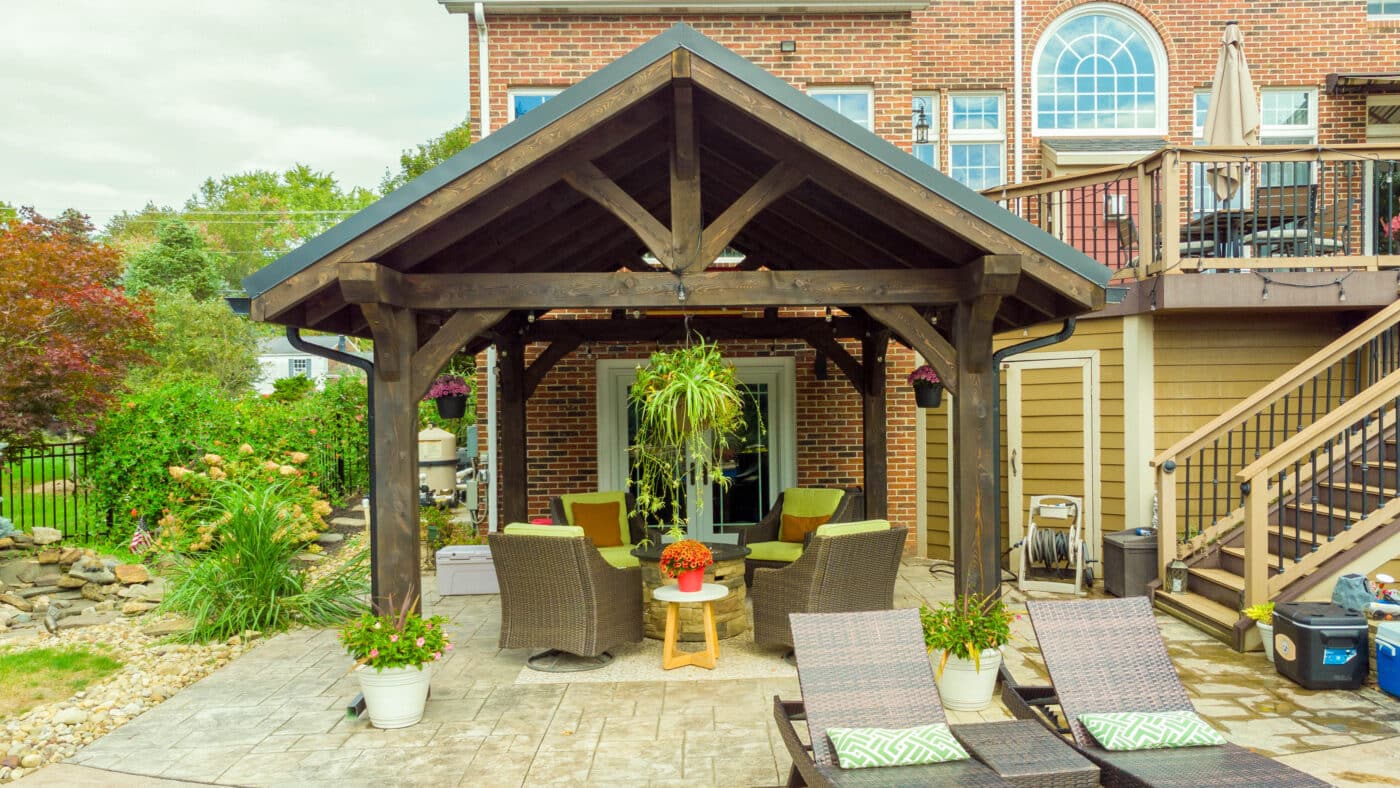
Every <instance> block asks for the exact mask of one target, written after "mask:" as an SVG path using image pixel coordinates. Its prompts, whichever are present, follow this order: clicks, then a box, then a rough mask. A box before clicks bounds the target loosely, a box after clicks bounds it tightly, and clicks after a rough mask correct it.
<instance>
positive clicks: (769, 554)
mask: <svg viewBox="0 0 1400 788" xmlns="http://www.w3.org/2000/svg"><path fill="white" fill-rule="evenodd" d="M748 548H749V555H748V559H749V560H750V561H783V562H786V563H792V562H793V561H796V560H797V559H798V558H799V557H800V556H801V555H802V543H801V542H754V543H753V544H751V545H748Z"/></svg>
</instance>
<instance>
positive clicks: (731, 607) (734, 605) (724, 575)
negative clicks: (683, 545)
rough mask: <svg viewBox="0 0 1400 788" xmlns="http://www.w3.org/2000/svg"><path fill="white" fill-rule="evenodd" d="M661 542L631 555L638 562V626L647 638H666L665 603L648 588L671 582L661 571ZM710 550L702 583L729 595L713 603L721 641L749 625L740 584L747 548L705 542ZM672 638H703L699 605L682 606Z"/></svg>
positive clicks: (698, 641)
mask: <svg viewBox="0 0 1400 788" xmlns="http://www.w3.org/2000/svg"><path fill="white" fill-rule="evenodd" d="M663 546H664V545H659V544H656V545H652V546H651V547H638V548H637V549H635V550H633V551H632V555H635V556H636V557H637V560H638V561H640V562H641V564H642V629H643V631H644V632H645V633H646V636H647V637H649V638H654V639H656V640H663V639H665V637H666V607H667V605H666V603H665V602H663V601H661V600H659V599H655V598H653V596H652V593H651V592H652V591H654V590H656V589H658V588H660V587H662V586H666V585H675V583H676V580H675V578H673V577H667V576H666V575H664V574H662V573H661V549H662V547H663ZM705 546H706V547H708V548H710V552H712V553H714V557H715V562H714V563H713V564H711V565H710V566H709V567H706V569H705V582H706V583H718V584H720V585H723V586H727V587H728V588H729V595H728V596H726V597H724V598H723V599H720V600H716V601H715V602H714V603H713V608H714V616H715V632H716V633H717V634H718V635H719V638H720V639H721V640H724V639H726V638H732V637H735V636H737V635H742V634H744V632H745V631H746V630H748V628H749V616H748V613H747V612H746V611H745V610H744V599H745V598H747V596H748V594H747V589H746V588H745V587H744V557H745V556H747V555H748V554H749V548H747V547H740V546H739V545H733V544H719V543H716V542H705ZM676 639H677V640H681V641H685V642H688V643H703V642H704V641H705V622H704V618H703V617H702V615H701V611H700V606H698V605H682V606H681V608H680V619H679V622H678V631H677V633H676Z"/></svg>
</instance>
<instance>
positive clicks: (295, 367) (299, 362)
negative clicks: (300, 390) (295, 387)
mask: <svg viewBox="0 0 1400 788" xmlns="http://www.w3.org/2000/svg"><path fill="white" fill-rule="evenodd" d="M287 372H288V374H290V375H291V376H292V377H296V376H297V375H301V376H302V377H308V376H310V374H311V359H309V358H293V359H288V360H287Z"/></svg>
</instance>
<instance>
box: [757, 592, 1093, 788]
mask: <svg viewBox="0 0 1400 788" xmlns="http://www.w3.org/2000/svg"><path fill="white" fill-rule="evenodd" d="M792 631H793V635H794V639H795V640H796V641H797V676H798V681H799V682H800V683H801V685H802V701H800V702H791V701H783V700H780V699H778V698H774V699H773V715H774V717H775V719H776V720H777V723H778V732H779V733H780V734H781V735H782V738H783V744H784V745H786V746H787V749H788V754H789V755H791V756H792V770H791V771H790V772H789V774H788V785H804V784H805V785H821V786H825V785H841V786H845V785H870V786H875V785H880V786H890V785H910V786H913V785H968V786H981V785H1021V786H1066V788H1071V787H1073V788H1080V787H1081V786H1082V787H1083V788H1088V787H1089V786H1094V785H1097V784H1098V770H1097V769H1095V768H1093V766H1092V765H1091V764H1089V763H1088V762H1087V761H1085V760H1084V759H1083V758H1080V757H1079V756H1077V755H1075V754H1074V752H1073V750H1071V749H1070V748H1069V747H1068V746H1066V744H1065V743H1063V742H1061V741H1057V740H1056V739H1055V738H1053V737H1048V736H1029V737H1027V736H1025V735H1023V734H1022V735H1018V732H1020V731H1024V728H1023V727H1020V726H1025V725H1028V724H1032V723H1025V722H1019V721H1017V722H993V723H977V724H973V725H958V726H952V730H953V734H954V735H955V736H957V737H958V738H959V739H960V740H962V742H963V744H964V746H965V747H967V749H968V751H969V753H971V754H972V756H973V758H984V757H986V755H985V754H984V749H991V750H993V751H994V752H993V753H992V755H993V757H991V758H988V760H989V762H992V763H997V764H998V768H1001V769H1002V770H1003V773H1004V774H1006V775H1007V776H1005V777H1002V776H998V775H997V773H996V772H995V771H993V770H992V769H991V768H988V766H987V765H984V764H983V763H980V762H979V761H978V760H964V761H953V762H950V763H939V764H929V765H924V766H899V767H887V768H879V769H855V770H846V769H842V768H841V767H840V766H839V765H838V763H837V760H836V756H835V753H833V752H832V748H831V742H830V740H829V739H828V737H827V735H826V731H827V729H828V728H831V727H834V726H840V727H879V728H908V727H912V726H915V725H929V724H932V723H939V722H941V723H946V722H947V717H945V716H944V714H943V703H942V701H941V699H940V698H939V697H938V686H937V684H935V683H934V679H933V667H932V665H931V664H930V663H929V657H928V652H927V651H926V650H925V648H924V639H923V629H922V627H921V625H920V623H919V611H917V610H914V609H904V610H886V611H879V612H868V613H836V614H824V615H794V616H793V617H792ZM804 714H805V718H806V720H807V730H808V733H809V739H810V741H811V745H810V746H808V745H807V744H804V743H803V742H802V739H801V738H800V736H799V735H798V733H797V729H796V728H795V727H794V726H793V721H794V720H795V719H801V718H802V715H804ZM974 731H975V732H976V734H975V735H969V734H970V733H971V732H974ZM1032 732H1033V733H1034V732H1036V731H1035V730H1034V728H1032Z"/></svg>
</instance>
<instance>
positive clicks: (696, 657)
mask: <svg viewBox="0 0 1400 788" xmlns="http://www.w3.org/2000/svg"><path fill="white" fill-rule="evenodd" d="M700 604H701V611H702V613H703V615H704V620H705V648H704V649H703V650H701V651H692V652H686V651H681V650H679V649H677V648H676V630H677V628H678V627H677V623H678V622H677V619H678V618H679V616H680V607H681V606H680V603H679V602H667V603H666V638H665V639H664V640H663V641H662V643H661V668H662V670H672V669H674V668H680V667H685V666H686V665H694V666H696V667H697V668H707V669H709V670H714V667H715V660H717V659H719V635H718V633H717V632H716V631H715V611H714V608H712V607H711V606H710V603H709V602H702V603H700Z"/></svg>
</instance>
